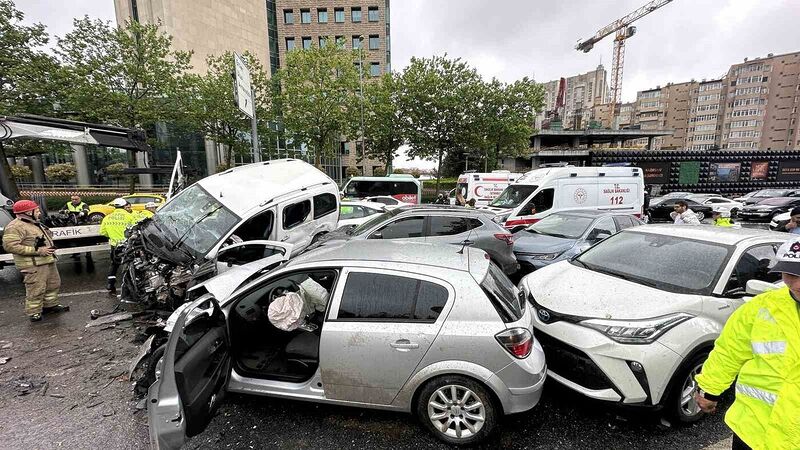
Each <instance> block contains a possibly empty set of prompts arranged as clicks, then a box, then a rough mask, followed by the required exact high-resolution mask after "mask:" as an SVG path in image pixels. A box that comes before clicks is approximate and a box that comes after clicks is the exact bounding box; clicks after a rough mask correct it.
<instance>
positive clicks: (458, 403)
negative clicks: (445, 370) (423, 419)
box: [428, 384, 486, 439]
mask: <svg viewBox="0 0 800 450" xmlns="http://www.w3.org/2000/svg"><path fill="white" fill-rule="evenodd" d="M428 418H429V419H430V421H431V423H432V424H433V427H434V428H436V430H438V431H439V432H440V433H442V434H444V435H447V436H450V437H453V438H456V439H465V438H468V437H471V436H474V435H475V434H477V433H478V432H479V431H480V430H481V428H483V425H484V423H485V422H486V407H485V406H484V404H483V401H481V399H480V397H478V395H477V394H475V393H474V392H472V391H471V390H470V389H467V388H466V387H464V386H459V385H454V384H450V385H446V386H442V387H440V388H439V389H437V390H436V391H434V393H433V394H432V395H431V396H430V398H429V399H428Z"/></svg>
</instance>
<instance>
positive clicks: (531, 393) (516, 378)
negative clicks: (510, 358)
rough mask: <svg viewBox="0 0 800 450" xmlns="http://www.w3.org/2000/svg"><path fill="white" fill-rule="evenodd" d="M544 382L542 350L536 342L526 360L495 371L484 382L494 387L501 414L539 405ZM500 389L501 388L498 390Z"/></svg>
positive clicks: (545, 372)
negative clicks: (501, 407) (501, 406)
mask: <svg viewBox="0 0 800 450" xmlns="http://www.w3.org/2000/svg"><path fill="white" fill-rule="evenodd" d="M546 379H547V364H546V363H545V359H544V351H543V350H542V346H541V345H540V344H539V342H538V341H537V342H536V343H535V344H534V346H533V349H532V350H531V354H530V355H528V357H527V358H525V359H520V360H515V361H514V362H512V363H511V364H509V365H507V366H506V367H504V368H503V369H501V370H499V371H497V372H496V373H495V374H494V375H492V376H491V377H490V378H489V380H487V382H488V384H489V385H490V386H495V393H496V394H497V396H498V398H499V399H500V403H502V405H503V412H504V413H505V414H515V413H520V412H524V411H528V410H529V409H531V408H533V407H534V406H536V404H537V403H539V399H540V398H541V396H542V388H543V386H544V382H545V380H546ZM500 386H502V388H498V387H500Z"/></svg>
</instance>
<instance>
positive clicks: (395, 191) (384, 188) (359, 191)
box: [344, 180, 418, 198]
mask: <svg viewBox="0 0 800 450" xmlns="http://www.w3.org/2000/svg"><path fill="white" fill-rule="evenodd" d="M417 191H418V187H417V184H416V183H414V182H413V181H394V180H393V181H388V180H387V181H372V180H361V181H358V180H355V181H351V182H349V183H347V186H345V188H344V194H345V196H347V197H354V198H365V197H375V196H378V195H386V196H390V197H394V196H395V195H403V194H408V195H417Z"/></svg>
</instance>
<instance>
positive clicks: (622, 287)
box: [520, 261, 702, 320]
mask: <svg viewBox="0 0 800 450" xmlns="http://www.w3.org/2000/svg"><path fill="white" fill-rule="evenodd" d="M520 284H521V285H523V287H524V289H525V291H527V292H529V293H530V294H531V295H532V296H533V298H534V299H535V300H536V303H538V304H539V305H540V306H541V307H543V308H547V309H549V310H551V311H553V312H556V313H560V314H567V315H571V316H579V317H586V318H600V319H621V320H636V319H649V318H653V317H659V316H664V315H667V314H672V313H675V312H679V311H684V312H691V311H693V310H694V311H696V312H700V311H701V309H702V307H701V305H702V303H700V301H699V297H698V296H697V295H687V294H676V293H674V292H667V291H662V290H660V289H655V288H652V287H649V286H643V285H641V284H637V283H634V282H632V281H626V280H622V279H620V278H616V277H613V276H611V275H605V274H602V273H598V272H593V271H591V270H588V269H584V268H581V267H577V266H575V265H573V264H572V263H570V262H569V261H561V262H558V263H556V264H551V265H549V266H546V267H544V268H542V269H539V270H537V271H535V272H533V273H531V274H530V275H527V276H526V277H525V278H523V279H522V281H520Z"/></svg>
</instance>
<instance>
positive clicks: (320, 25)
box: [266, 0, 392, 180]
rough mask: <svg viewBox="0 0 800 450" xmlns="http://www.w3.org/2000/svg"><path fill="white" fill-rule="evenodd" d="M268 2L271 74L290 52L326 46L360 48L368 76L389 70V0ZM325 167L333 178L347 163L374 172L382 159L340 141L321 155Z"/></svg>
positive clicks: (365, 172)
mask: <svg viewBox="0 0 800 450" xmlns="http://www.w3.org/2000/svg"><path fill="white" fill-rule="evenodd" d="M266 6H267V23H268V35H269V47H270V51H271V54H270V65H269V67H270V71H271V72H272V73H273V74H274V73H275V72H276V71H277V70H279V69H280V68H281V67H283V66H284V64H285V62H286V54H287V53H288V52H290V51H292V50H294V49H299V48H310V47H312V46H324V45H339V46H342V47H344V48H347V49H353V50H358V51H359V55H360V56H361V57H360V58H359V64H361V65H362V66H363V67H364V69H365V70H366V71H367V72H368V74H369V77H379V76H381V75H383V74H384V73H388V72H390V71H391V64H392V57H391V55H392V54H391V29H390V11H391V8H390V2H389V0H371V1H370V0H358V1H355V0H354V1H348V2H342V1H339V0H267V1H266ZM364 82H369V79H366V80H364ZM353 120H356V121H358V120H360V117H353ZM323 167H324V168H325V170H326V172H328V174H329V175H330V176H331V177H333V178H334V179H337V180H341V179H344V178H345V177H346V171H347V168H348V167H355V168H356V169H358V170H359V172H360V173H361V174H363V175H373V174H374V172H375V170H376V169H378V168H382V167H383V164H382V163H380V162H379V161H377V160H373V159H370V158H364V157H363V154H362V153H361V146H360V142H342V143H341V146H340V151H339V152H338V154H337V155H336V157H333V158H325V159H324V160H323Z"/></svg>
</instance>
